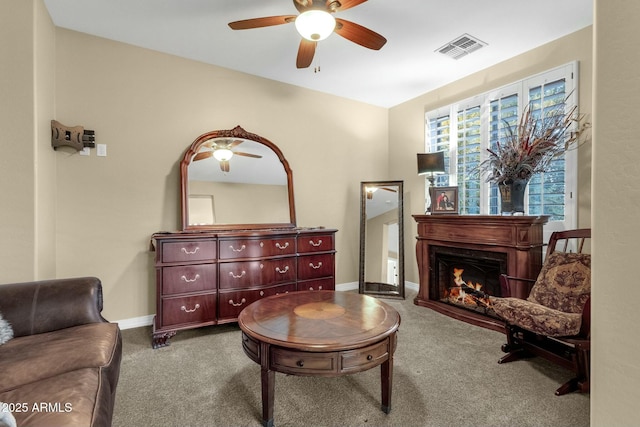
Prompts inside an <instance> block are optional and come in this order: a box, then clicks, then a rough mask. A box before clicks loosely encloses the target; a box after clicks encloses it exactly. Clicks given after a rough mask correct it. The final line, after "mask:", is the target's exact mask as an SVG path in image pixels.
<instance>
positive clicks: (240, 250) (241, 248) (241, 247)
mask: <svg viewBox="0 0 640 427" xmlns="http://www.w3.org/2000/svg"><path fill="white" fill-rule="evenodd" d="M246 248H247V247H246V246H245V245H242V246H240V249H236V248H234V247H233V245H229V249H231V250H232V251H233V252H242V251H244V250H245V249H246Z"/></svg>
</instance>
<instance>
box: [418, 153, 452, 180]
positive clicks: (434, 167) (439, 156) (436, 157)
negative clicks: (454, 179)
mask: <svg viewBox="0 0 640 427" xmlns="http://www.w3.org/2000/svg"><path fill="white" fill-rule="evenodd" d="M433 172H445V169H444V151H438V152H436V153H418V175H424V174H427V173H433Z"/></svg>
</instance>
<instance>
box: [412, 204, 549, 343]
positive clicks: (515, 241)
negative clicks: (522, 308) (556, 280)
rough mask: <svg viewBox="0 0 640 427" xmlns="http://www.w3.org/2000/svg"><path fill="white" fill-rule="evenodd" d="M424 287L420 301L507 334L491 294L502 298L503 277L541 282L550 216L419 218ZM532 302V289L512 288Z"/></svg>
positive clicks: (419, 257)
mask: <svg viewBox="0 0 640 427" xmlns="http://www.w3.org/2000/svg"><path fill="white" fill-rule="evenodd" d="M413 217H414V219H415V220H416V222H417V225H418V236H417V243H416V258H417V262H418V274H419V279H420V289H419V290H418V295H417V296H416V298H415V300H414V303H415V304H416V305H420V306H423V307H428V308H431V309H433V310H436V311H438V312H440V313H443V314H446V315H448V316H451V317H453V318H456V319H459V320H463V321H466V322H469V323H472V324H475V325H478V326H482V327H486V328H489V329H493V330H497V331H501V332H503V331H504V324H503V322H502V321H501V320H500V319H498V318H497V317H496V316H495V314H494V313H493V310H491V307H490V302H489V300H488V296H501V290H500V284H499V276H500V274H503V273H504V274H508V275H510V276H516V277H523V278H528V279H535V278H536V277H537V275H538V273H539V272H540V268H541V267H542V247H543V243H542V239H543V238H542V227H543V225H544V224H545V223H546V222H547V219H548V217H547V216H497V215H414V216H413ZM511 294H512V295H515V296H518V297H520V298H526V297H527V295H528V294H529V289H528V288H524V287H523V288H518V289H517V291H516V290H515V289H512V290H511Z"/></svg>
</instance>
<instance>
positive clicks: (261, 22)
mask: <svg viewBox="0 0 640 427" xmlns="http://www.w3.org/2000/svg"><path fill="white" fill-rule="evenodd" d="M295 19H296V16H295V15H281V16H266V17H264V18H252V19H243V20H242V21H234V22H229V27H231V29H232V30H250V29H252V28H261V27H271V26H274V25H282V24H288V23H290V22H293V21H295Z"/></svg>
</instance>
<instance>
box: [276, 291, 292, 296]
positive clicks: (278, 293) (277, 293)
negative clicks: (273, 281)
mask: <svg viewBox="0 0 640 427" xmlns="http://www.w3.org/2000/svg"><path fill="white" fill-rule="evenodd" d="M284 293H285V294H288V293H289V291H284ZM276 295H280V292H276Z"/></svg>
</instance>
